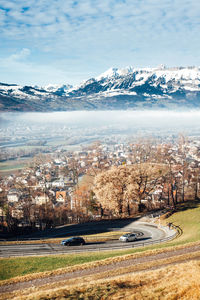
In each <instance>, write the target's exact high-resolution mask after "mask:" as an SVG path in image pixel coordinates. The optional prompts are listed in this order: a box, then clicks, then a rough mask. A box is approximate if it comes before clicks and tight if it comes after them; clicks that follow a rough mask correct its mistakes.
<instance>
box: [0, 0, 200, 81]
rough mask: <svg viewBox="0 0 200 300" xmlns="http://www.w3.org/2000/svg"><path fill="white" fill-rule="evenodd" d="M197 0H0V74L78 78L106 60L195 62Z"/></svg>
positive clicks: (113, 63)
mask: <svg viewBox="0 0 200 300" xmlns="http://www.w3.org/2000/svg"><path fill="white" fill-rule="evenodd" d="M199 49H200V1H199V0H190V1H189V0H173V1H172V0H77V1H74V0H0V68H1V72H0V82H7V83H18V84H23V85H24V84H37V85H45V84H48V83H70V84H78V83H80V82H81V81H82V80H85V79H88V78H90V77H95V76H98V75H99V74H100V73H102V72H104V71H106V70H107V69H108V68H110V67H126V66H133V67H149V66H150V67H155V66H158V65H160V64H166V65H167V66H188V65H190V66H191V65H196V66H200V51H199Z"/></svg>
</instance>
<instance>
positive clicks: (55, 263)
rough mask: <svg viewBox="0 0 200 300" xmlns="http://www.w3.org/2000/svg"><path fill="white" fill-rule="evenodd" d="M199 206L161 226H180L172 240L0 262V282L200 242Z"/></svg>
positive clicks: (189, 206)
mask: <svg viewBox="0 0 200 300" xmlns="http://www.w3.org/2000/svg"><path fill="white" fill-rule="evenodd" d="M199 216H200V204H199V203H197V202H193V203H189V204H188V203H187V204H184V205H181V206H180V208H179V211H178V212H176V213H174V214H173V215H172V216H171V217H169V218H167V220H164V222H166V223H168V222H173V223H174V224H175V225H177V226H180V228H181V229H182V230H183V234H182V235H181V236H179V237H178V238H176V239H175V240H173V241H171V242H168V243H164V244H159V245H152V246H148V247H143V248H136V249H130V250H121V251H107V252H100V253H85V254H69V255H51V256H46V257H22V258H5V259H3V258H2V259H0V279H1V280H5V279H9V278H13V277H16V276H22V275H27V274H32V273H38V272H44V271H50V270H56V269H59V268H65V267H68V266H74V265H78V264H83V263H87V262H93V261H98V260H103V259H105V258H109V257H116V256H121V255H126V254H132V253H137V252H144V251H146V250H153V249H161V248H167V247H170V246H177V245H183V244H187V243H190V242H196V241H199V240H200V222H199Z"/></svg>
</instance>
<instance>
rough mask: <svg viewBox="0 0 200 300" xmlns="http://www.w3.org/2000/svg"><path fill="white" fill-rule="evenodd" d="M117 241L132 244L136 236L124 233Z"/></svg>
mask: <svg viewBox="0 0 200 300" xmlns="http://www.w3.org/2000/svg"><path fill="white" fill-rule="evenodd" d="M119 240H120V241H121V242H133V241H136V240H137V234H135V233H126V234H124V235H122V236H120V238H119Z"/></svg>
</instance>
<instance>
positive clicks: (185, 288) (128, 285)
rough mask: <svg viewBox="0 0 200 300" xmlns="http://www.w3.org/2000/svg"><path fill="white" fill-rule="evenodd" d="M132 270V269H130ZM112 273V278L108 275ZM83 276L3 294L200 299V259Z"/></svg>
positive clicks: (14, 296)
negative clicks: (120, 274) (118, 273)
mask: <svg viewBox="0 0 200 300" xmlns="http://www.w3.org/2000/svg"><path fill="white" fill-rule="evenodd" d="M129 272H130V270H129ZM103 275H106V274H103ZM107 276H109V279H105V278H106V277H107ZM112 276H115V277H113V278H110V277H111V274H107V275H106V277H101V278H100V276H97V275H95V276H89V277H87V278H84V279H82V280H81V281H80V280H77V279H76V281H75V280H71V281H67V282H62V283H59V288H58V284H53V285H51V286H48V285H47V286H44V287H42V288H41V287H40V288H31V289H28V290H26V291H23V292H17V293H15V294H14V293H13V294H6V295H2V297H1V299H6V300H7V299H21V300H25V299H27V300H33V299H34V300H39V299H43V300H45V299H71V300H72V299H73V300H75V299H94V300H95V299H104V300H105V299H134V300H136V299H137V300H140V299H149V300H150V299H151V300H152V299H168V300H169V299H170V300H175V299H183V300H186V299H188V300H189V299H190V300H196V299H200V262H198V261H191V262H187V263H184V264H180V265H177V264H176V265H171V266H167V267H166V266H165V267H163V268H161V269H159V270H154V271H146V272H139V273H137V274H134V273H130V274H129V275H122V276H116V275H115V274H113V275H112Z"/></svg>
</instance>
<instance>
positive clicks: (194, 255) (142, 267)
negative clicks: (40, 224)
mask: <svg viewBox="0 0 200 300" xmlns="http://www.w3.org/2000/svg"><path fill="white" fill-rule="evenodd" d="M195 245H199V243H190V244H189V245H188V246H187V247H186V246H183V245H181V246H177V247H169V248H167V249H159V250H148V251H145V252H141V253H135V254H128V255H124V256H117V257H113V258H107V259H104V260H102V261H94V262H89V263H83V264H79V265H74V266H70V267H66V268H60V269H57V270H53V271H46V272H40V273H33V274H28V275H25V276H17V277H14V278H11V279H8V280H3V281H1V282H0V286H3V285H10V284H13V283H20V282H27V281H31V280H34V279H39V278H41V279H42V278H47V277H50V276H55V275H62V274H65V273H71V272H74V271H77V270H80V271H81V270H90V269H92V268H97V267H100V266H108V265H110V264H113V265H114V264H115V263H119V262H123V261H126V260H129V259H137V258H143V257H148V256H151V255H156V254H161V253H165V254H166V255H168V253H169V252H170V251H173V250H179V249H187V248H188V247H189V246H190V247H191V246H195ZM58 257H59V256H58ZM199 257H200V251H196V252H193V253H187V254H183V255H178V256H174V257H169V258H165V259H161V260H156V261H153V262H149V263H148V264H147V263H140V264H138V265H134V266H130V267H126V268H118V269H117V270H115V271H112V272H109V271H108V272H106V274H103V277H104V276H107V277H109V276H110V275H111V276H113V275H114V274H115V276H116V275H119V274H124V273H129V272H133V271H141V270H145V269H148V268H152V267H158V266H162V265H163V264H171V263H175V262H178V261H184V260H191V259H194V258H199ZM101 276H102V275H100V277H101Z"/></svg>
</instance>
